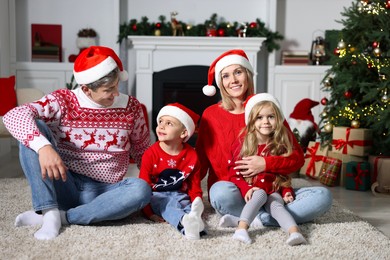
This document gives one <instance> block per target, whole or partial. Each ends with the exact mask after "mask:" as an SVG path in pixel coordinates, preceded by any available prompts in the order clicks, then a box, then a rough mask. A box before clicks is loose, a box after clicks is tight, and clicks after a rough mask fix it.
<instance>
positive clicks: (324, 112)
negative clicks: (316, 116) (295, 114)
mask: <svg viewBox="0 0 390 260" xmlns="http://www.w3.org/2000/svg"><path fill="white" fill-rule="evenodd" d="M320 116H321V118H326V117H327V116H328V112H326V111H325V110H324V111H322V113H321V115H320Z"/></svg>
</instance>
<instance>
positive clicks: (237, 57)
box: [202, 49, 253, 97]
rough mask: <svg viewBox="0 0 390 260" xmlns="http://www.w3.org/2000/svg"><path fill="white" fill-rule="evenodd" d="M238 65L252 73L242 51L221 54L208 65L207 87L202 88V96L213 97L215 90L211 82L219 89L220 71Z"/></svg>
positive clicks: (250, 66)
mask: <svg viewBox="0 0 390 260" xmlns="http://www.w3.org/2000/svg"><path fill="white" fill-rule="evenodd" d="M233 64H238V65H241V66H243V67H244V68H246V69H248V70H250V71H251V72H252V73H253V68H252V65H251V64H250V62H249V60H248V57H247V56H246V53H245V52H244V51H243V50H239V49H236V50H230V51H227V52H225V53H222V54H221V55H220V56H219V57H218V58H217V59H216V60H215V61H213V63H212V64H211V65H210V68H209V72H208V78H207V85H206V86H204V87H203V89H202V90H203V94H205V95H206V96H210V97H211V96H214V95H215V93H216V89H215V87H214V86H213V80H214V79H215V82H216V83H217V87H218V88H221V86H220V85H219V77H220V75H219V74H220V73H221V70H223V69H224V68H226V67H227V66H230V65H233Z"/></svg>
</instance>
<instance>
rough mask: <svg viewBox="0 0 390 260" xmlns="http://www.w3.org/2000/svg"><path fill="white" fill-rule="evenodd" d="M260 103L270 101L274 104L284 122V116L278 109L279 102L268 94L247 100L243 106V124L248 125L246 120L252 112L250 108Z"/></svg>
mask: <svg viewBox="0 0 390 260" xmlns="http://www.w3.org/2000/svg"><path fill="white" fill-rule="evenodd" d="M261 101H271V102H272V103H274V104H275V105H276V106H277V107H278V108H279V110H280V114H281V115H282V119H283V120H284V115H283V112H282V110H281V107H280V103H279V101H278V100H277V99H276V98H275V97H274V96H272V95H271V94H268V93H261V94H256V95H254V96H252V97H250V98H249V100H248V101H247V102H246V104H245V124H248V119H249V114H250V112H251V110H252V108H253V107H254V106H255V105H256V104H257V103H259V102H261Z"/></svg>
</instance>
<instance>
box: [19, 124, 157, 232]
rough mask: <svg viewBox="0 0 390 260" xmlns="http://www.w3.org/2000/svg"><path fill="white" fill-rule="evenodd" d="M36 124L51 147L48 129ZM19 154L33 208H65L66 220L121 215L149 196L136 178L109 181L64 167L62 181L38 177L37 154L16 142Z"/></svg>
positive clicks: (90, 220) (141, 204) (148, 190)
mask: <svg viewBox="0 0 390 260" xmlns="http://www.w3.org/2000/svg"><path fill="white" fill-rule="evenodd" d="M37 124H38V127H39V129H40V131H41V132H42V133H43V134H44V135H45V136H46V137H47V138H48V139H49V141H50V142H51V143H52V145H53V147H54V148H55V144H54V142H53V136H52V133H51V131H50V129H49V128H48V127H47V126H46V125H45V124H44V123H43V122H41V121H37ZM19 158H20V163H21V165H22V168H23V171H24V174H25V175H26V178H27V180H28V182H29V184H30V187H31V193H32V203H33V208H34V210H35V211H41V210H45V209H50V208H59V209H61V210H65V211H66V217H67V220H68V222H69V223H70V224H80V225H88V224H91V223H97V222H101V221H106V220H118V219H122V218H125V217H127V216H129V215H130V214H131V213H134V212H136V211H138V210H141V209H142V208H143V207H144V206H145V205H147V204H148V203H149V201H150V198H151V196H152V191H151V188H150V186H149V185H148V184H147V183H146V182H145V181H144V180H142V179H139V178H128V179H124V180H122V181H120V182H118V183H114V184H111V183H102V182H98V181H95V180H93V179H91V178H89V177H86V176H84V175H81V174H78V173H75V172H72V171H67V180H66V182H63V181H62V180H50V179H49V178H45V179H42V175H41V168H40V165H39V159H38V154H37V153H36V152H35V151H33V150H32V149H30V148H27V147H25V146H24V145H22V144H19Z"/></svg>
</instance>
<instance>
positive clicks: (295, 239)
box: [286, 232, 307, 246]
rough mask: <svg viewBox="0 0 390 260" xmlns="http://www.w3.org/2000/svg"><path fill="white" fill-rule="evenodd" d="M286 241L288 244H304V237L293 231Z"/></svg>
mask: <svg viewBox="0 0 390 260" xmlns="http://www.w3.org/2000/svg"><path fill="white" fill-rule="evenodd" d="M286 243H287V244H288V245H290V246H296V245H300V244H306V243H307V242H306V239H305V238H304V237H303V236H302V234H301V233H299V232H293V233H291V234H290V237H289V238H288V239H287V241H286Z"/></svg>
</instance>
